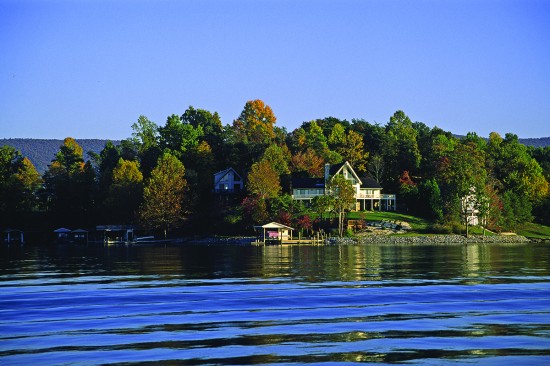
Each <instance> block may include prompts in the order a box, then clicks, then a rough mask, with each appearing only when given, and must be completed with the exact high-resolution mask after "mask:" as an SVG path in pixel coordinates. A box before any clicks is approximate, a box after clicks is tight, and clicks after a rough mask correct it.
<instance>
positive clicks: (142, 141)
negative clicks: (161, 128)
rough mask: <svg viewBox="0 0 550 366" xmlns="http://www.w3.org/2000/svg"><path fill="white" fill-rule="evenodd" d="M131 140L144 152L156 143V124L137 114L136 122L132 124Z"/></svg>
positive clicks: (157, 135)
mask: <svg viewBox="0 0 550 366" xmlns="http://www.w3.org/2000/svg"><path fill="white" fill-rule="evenodd" d="M132 130H133V131H134V132H132V139H131V141H132V142H133V143H134V144H135V145H136V146H138V151H139V152H144V151H146V150H148V149H150V148H152V147H155V146H157V144H158V137H159V134H158V126H157V125H156V124H155V123H154V122H151V121H150V120H149V119H148V118H147V117H145V116H143V115H142V116H139V117H138V120H137V122H136V123H134V124H132Z"/></svg>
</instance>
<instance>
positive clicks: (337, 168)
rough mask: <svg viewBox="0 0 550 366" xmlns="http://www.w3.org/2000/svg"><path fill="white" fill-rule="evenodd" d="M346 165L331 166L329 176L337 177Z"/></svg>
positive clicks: (344, 163)
mask: <svg viewBox="0 0 550 366" xmlns="http://www.w3.org/2000/svg"><path fill="white" fill-rule="evenodd" d="M344 165H346V162H343V163H339V164H334V165H331V166H330V169H329V171H328V174H329V175H330V176H333V175H335V174H336V173H338V172H339V171H340V169H342V167H343V166H344Z"/></svg>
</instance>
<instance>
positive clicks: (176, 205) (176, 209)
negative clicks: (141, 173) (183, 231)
mask: <svg viewBox="0 0 550 366" xmlns="http://www.w3.org/2000/svg"><path fill="white" fill-rule="evenodd" d="M184 177H185V167H184V166H183V164H182V163H181V162H180V161H179V160H178V159H177V158H176V157H175V156H173V155H171V154H169V153H164V154H163V155H162V156H161V157H160V158H159V160H158V163H157V166H156V167H155V168H154V169H153V171H152V172H151V177H150V178H149V179H148V180H147V184H146V186H145V188H144V191H143V204H142V206H141V210H140V219H141V221H142V223H143V224H144V225H146V226H148V227H151V228H154V229H160V230H162V231H163V232H164V236H165V237H166V235H167V232H168V230H170V229H172V228H177V227H179V226H181V225H182V223H183V219H184V207H183V200H184V197H185V188H186V185H187V182H186V180H185V178H184Z"/></svg>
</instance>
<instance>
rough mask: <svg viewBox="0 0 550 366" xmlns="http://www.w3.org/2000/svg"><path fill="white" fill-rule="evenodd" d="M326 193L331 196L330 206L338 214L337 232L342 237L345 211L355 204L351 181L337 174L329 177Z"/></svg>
mask: <svg viewBox="0 0 550 366" xmlns="http://www.w3.org/2000/svg"><path fill="white" fill-rule="evenodd" d="M326 194H328V195H330V196H331V197H332V207H333V210H334V212H335V213H336V214H337V215H338V233H339V235H340V237H342V236H343V232H344V220H345V218H346V215H345V214H346V211H349V210H350V209H352V208H353V205H354V204H355V191H354V189H353V186H352V184H351V182H350V181H349V180H347V179H346V178H344V176H343V175H340V174H338V175H336V176H334V177H331V178H330V179H329V182H328V184H327V187H326Z"/></svg>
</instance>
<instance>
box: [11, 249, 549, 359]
mask: <svg viewBox="0 0 550 366" xmlns="http://www.w3.org/2000/svg"><path fill="white" fill-rule="evenodd" d="M549 280H550V246H548V245H467V246H461V245H457V246H387V245H380V246H377V245H369V246H341V247H336V246H330V247H314V246H302V247H297V246H294V247H288V246H285V247H280V246H268V247H252V246H198V245H196V246H195V245H187V246H107V247H106V246H102V245H92V244H90V245H87V246H43V247H39V246H24V247H19V246H10V247H7V246H4V247H2V248H1V259H0V364H1V365H44V364H133V363H148V364H155V363H158V364H163V365H165V364H187V365H205V364H225V365H234V364H237V365H246V364H307V363H310V364H323V363H326V364H338V363H348V364H350V363H404V364H423V365H424V364H433V365H440V364H453V365H455V364H462V363H464V364H468V365H470V364H483V365H486V364H494V365H503V364H509V365H531V364H532V365H545V364H546V365H550V282H549Z"/></svg>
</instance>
